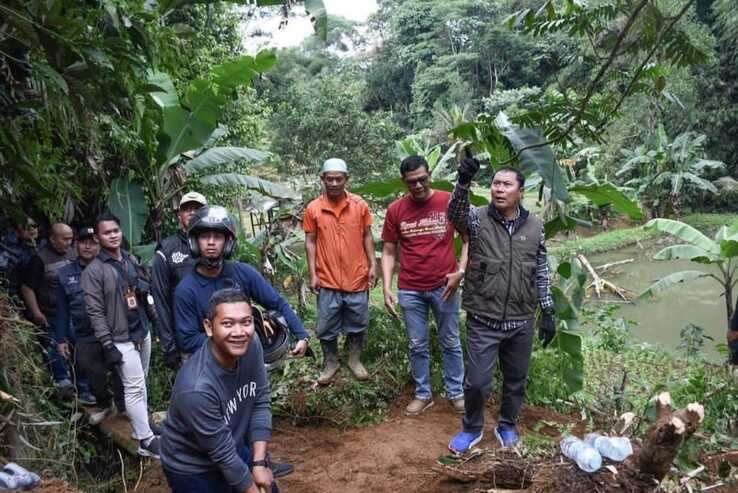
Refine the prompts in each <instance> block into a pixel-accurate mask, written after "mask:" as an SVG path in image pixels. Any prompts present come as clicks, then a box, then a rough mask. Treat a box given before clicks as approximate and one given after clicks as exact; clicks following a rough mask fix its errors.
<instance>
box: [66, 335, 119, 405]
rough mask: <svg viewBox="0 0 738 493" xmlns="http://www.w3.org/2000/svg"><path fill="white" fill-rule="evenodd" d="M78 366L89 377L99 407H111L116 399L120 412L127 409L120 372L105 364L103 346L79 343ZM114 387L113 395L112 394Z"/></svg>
mask: <svg viewBox="0 0 738 493" xmlns="http://www.w3.org/2000/svg"><path fill="white" fill-rule="evenodd" d="M75 350H76V356H77V364H78V365H79V367H80V369H81V370H82V371H83V372H84V375H85V376H86V377H87V383H88V384H89V386H90V391H91V392H92V395H94V396H95V399H97V406H98V407H110V403H111V399H112V398H113V397H114V398H115V405H116V407H117V408H118V410H119V411H122V410H124V409H125V401H124V400H123V384H122V383H121V381H120V377H119V376H118V372H116V371H114V370H113V369H112V368H110V366H109V365H108V364H107V363H106V362H105V354H104V353H103V347H102V344H100V343H99V342H97V341H95V342H77V344H76V345H75ZM108 375H110V376H111V378H112V381H111V385H108ZM111 387H112V390H113V394H112V395H111V394H110V390H109V389H110V388H111Z"/></svg>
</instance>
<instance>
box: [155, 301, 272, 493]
mask: <svg viewBox="0 0 738 493" xmlns="http://www.w3.org/2000/svg"><path fill="white" fill-rule="evenodd" d="M204 325H205V332H206V333H207V337H208V340H207V342H206V343H205V344H203V345H202V346H201V347H200V349H198V350H197V351H196V352H195V354H193V355H192V357H190V358H189V359H188V360H187V361H185V363H184V364H183V365H182V368H181V369H180V371H179V373H178V374H177V380H176V381H175V383H174V388H173V389H172V399H171V402H170V404H169V410H168V411H167V420H166V422H165V425H164V431H163V433H162V447H161V461H162V465H163V466H164V473H165V474H166V477H167V481H168V482H169V485H170V486H171V488H172V491H173V492H174V493H229V492H238V493H244V492H246V493H258V492H259V491H260V490H261V491H265V489H266V491H271V492H272V493H277V492H278V489H277V487H276V484H275V483H274V480H273V476H272V471H271V469H270V463H269V457H268V455H267V445H268V442H269V440H270V439H271V434H272V410H271V403H270V400H271V392H270V389H269V382H268V381H267V376H266V368H265V367H264V355H263V352H262V347H261V344H260V343H259V338H258V337H256V336H255V327H254V317H253V313H252V309H251V305H250V302H249V298H248V296H246V295H245V294H244V293H243V292H242V291H241V290H240V289H222V290H220V291H216V292H215V293H213V296H212V297H211V298H210V301H209V307H208V310H207V314H206V316H205V321H204Z"/></svg>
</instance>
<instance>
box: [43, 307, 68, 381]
mask: <svg viewBox="0 0 738 493" xmlns="http://www.w3.org/2000/svg"><path fill="white" fill-rule="evenodd" d="M47 319H48V322H49V326H48V327H47V328H45V329H44V328H41V329H38V330H39V332H38V342H39V344H40V345H41V354H42V355H43V359H44V362H45V363H46V364H47V365H49V369H50V370H51V376H52V378H53V379H54V382H57V383H58V382H62V381H64V380H70V378H69V369H68V368H67V361H66V360H65V359H64V356H62V355H61V354H60V353H59V351H58V350H57V348H56V338H55V334H56V329H55V328H54V316H53V315H49V316H47Z"/></svg>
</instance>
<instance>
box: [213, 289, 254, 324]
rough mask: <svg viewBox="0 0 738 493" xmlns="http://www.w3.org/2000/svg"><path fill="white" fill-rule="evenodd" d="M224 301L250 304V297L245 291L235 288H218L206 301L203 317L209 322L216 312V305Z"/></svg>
mask: <svg viewBox="0 0 738 493" xmlns="http://www.w3.org/2000/svg"><path fill="white" fill-rule="evenodd" d="M224 303H247V304H248V305H249V306H251V298H249V297H248V296H247V295H246V293H244V292H243V291H241V290H240V289H236V288H224V289H219V290H217V291H216V292H214V293H213V294H212V295H211V296H210V301H209V302H208V311H207V313H206V314H205V318H206V319H208V320H210V321H211V322H212V321H213V320H215V315H216V314H217V313H218V306H220V305H222V304H224Z"/></svg>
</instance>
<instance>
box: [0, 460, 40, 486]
mask: <svg viewBox="0 0 738 493" xmlns="http://www.w3.org/2000/svg"><path fill="white" fill-rule="evenodd" d="M2 472H4V473H6V474H9V475H10V476H11V477H12V478H13V479H14V480H15V482H16V483H17V485H18V486H17V488H23V489H24V490H26V489H31V488H34V487H36V486H38V485H39V484H41V478H40V477H39V475H38V474H36V473H35V472H32V471H29V470H27V469H24V468H23V467H21V466H19V465H18V464H16V463H15V462H10V463H8V464H7V465H6V466H5V467H4V468H3V471H2Z"/></svg>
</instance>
